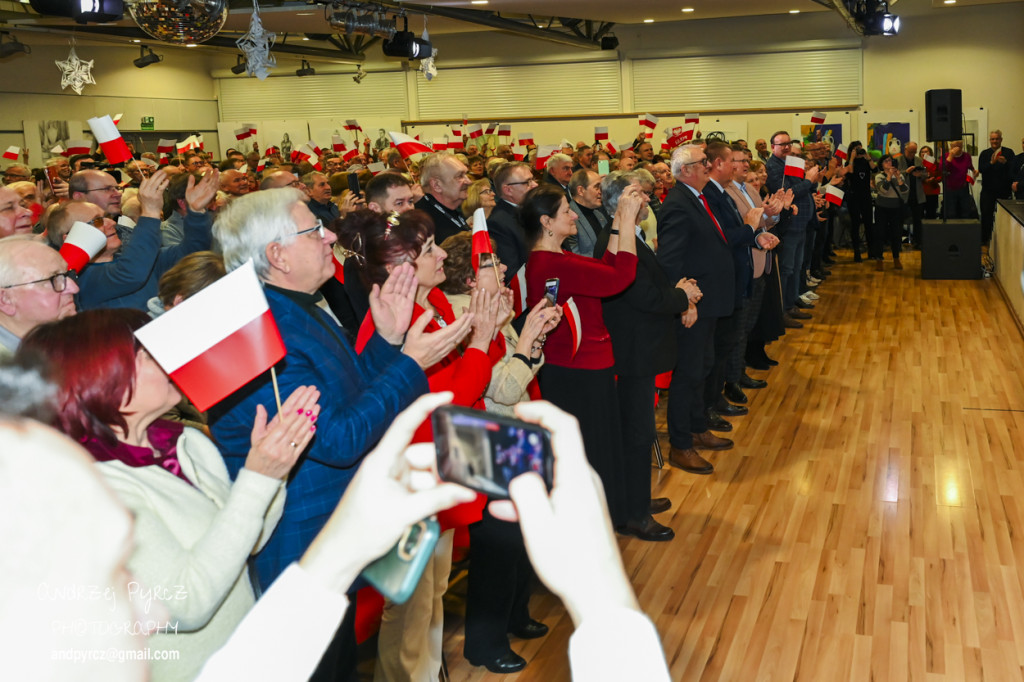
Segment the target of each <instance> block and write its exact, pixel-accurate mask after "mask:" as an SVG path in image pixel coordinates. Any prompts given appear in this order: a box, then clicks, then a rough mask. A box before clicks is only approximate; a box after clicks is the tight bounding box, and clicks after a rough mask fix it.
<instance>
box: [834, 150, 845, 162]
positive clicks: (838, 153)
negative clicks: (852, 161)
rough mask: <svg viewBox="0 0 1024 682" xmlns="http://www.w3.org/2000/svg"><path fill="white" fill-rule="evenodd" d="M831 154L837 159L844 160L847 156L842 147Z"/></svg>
mask: <svg viewBox="0 0 1024 682" xmlns="http://www.w3.org/2000/svg"><path fill="white" fill-rule="evenodd" d="M833 156H835V157H836V158H837V159H839V160H841V161H846V159H847V158H848V157H847V156H846V152H844V151H843V150H842V149H837V150H836V153H835V154H834V155H833Z"/></svg>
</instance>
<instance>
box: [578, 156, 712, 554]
mask: <svg viewBox="0 0 1024 682" xmlns="http://www.w3.org/2000/svg"><path fill="white" fill-rule="evenodd" d="M629 188H634V189H635V190H637V191H641V186H640V180H639V176H637V174H635V173H622V172H614V173H611V174H609V175H607V176H605V178H604V180H603V181H602V182H601V196H602V201H603V203H604V205H605V207H606V208H607V210H609V211H612V212H614V211H616V210H617V209H618V205H619V198H620V197H621V196H622V193H623V192H624V191H626V190H627V189H629ZM641 196H643V195H642V194H641ZM644 204H646V201H644ZM648 210H649V209H648V208H647V206H646V205H645V206H644V208H643V211H642V212H641V214H640V215H638V216H637V217H636V221H634V222H635V223H636V224H639V222H640V221H641V220H643V219H644V218H645V217H646V213H647V211H648ZM622 229H628V228H627V227H626V226H625V225H623V226H622ZM633 229H635V230H636V231H637V245H636V255H637V265H636V279H634V280H633V283H632V284H630V285H629V287H628V288H627V289H626V290H625V291H623V292H622V293H619V294H616V295H615V296H612V297H610V298H606V299H604V302H603V306H602V307H603V312H604V322H605V325H606V326H607V327H608V333H609V334H610V335H611V339H612V348H613V350H614V352H615V374H616V375H617V377H618V380H617V381H616V389H617V391H618V394H619V410H620V413H621V415H622V456H623V458H624V460H625V462H624V466H623V471H624V472H625V478H626V481H625V484H624V486H623V490H624V492H625V498H626V499H625V502H624V507H625V508H626V511H627V514H628V518H629V521H628V522H627V523H626V525H625V526H621V527H620V528H618V530H619V532H620V533H625V534H628V535H633V536H636V537H638V538H640V539H641V540H649V541H658V540H671V539H672V538H673V537H675V533H674V532H673V531H672V529H671V528H668V527H666V526H663V525H661V524H660V523H658V522H657V521H655V520H654V518H653V516H652V513H658V512H660V511H665V510H667V509H668V508H669V506H670V505H671V502H669V500H668V499H667V498H659V499H657V500H652V499H651V474H650V469H651V445H652V444H653V443H654V439H655V438H657V437H658V435H657V431H656V428H655V425H654V393H655V388H654V377H655V376H656V375H658V374H660V373H662V372H668V371H670V370H671V369H672V368H673V367H674V366H675V364H676V334H675V327H676V326H678V325H679V316H680V315H682V314H683V313H684V312H685V311H686V310H688V309H689V307H690V306H691V305H695V304H696V302H697V301H698V300H700V289H698V288H697V286H696V284H695V283H694V282H693V281H692V280H688V279H681V280H679V281H678V282H676V283H675V284H674V285H673V284H672V282H671V281H670V280H669V278H668V277H667V276H666V275H665V271H664V270H663V269H662V267H661V265H659V264H658V259H657V258H656V257H655V256H654V252H653V251H651V249H650V248H649V247H648V246H647V245H646V244H645V243H644V241H643V233H642V231H641V230H640V228H639V227H634V228H633ZM610 237H611V225H610V224H609V225H607V226H605V228H604V229H603V230H602V231H601V232H600V234H598V237H597V244H596V246H595V248H594V257H595V258H600V257H601V256H602V255H604V252H605V250H606V248H607V247H608V239H609V238H610Z"/></svg>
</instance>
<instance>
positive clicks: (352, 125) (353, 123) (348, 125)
mask: <svg viewBox="0 0 1024 682" xmlns="http://www.w3.org/2000/svg"><path fill="white" fill-rule="evenodd" d="M345 130H358V131H359V132H363V129H362V127H361V126H360V125H359V121H357V120H355V119H354V118H350V119H347V120H346V121H345Z"/></svg>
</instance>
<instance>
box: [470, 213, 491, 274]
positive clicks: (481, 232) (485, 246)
mask: <svg viewBox="0 0 1024 682" xmlns="http://www.w3.org/2000/svg"><path fill="white" fill-rule="evenodd" d="M482 253H490V254H493V253H494V249H492V248H491V234H490V232H488V231H487V214H486V213H484V209H483V208H478V209H477V210H476V211H474V212H473V271H474V272H475V271H477V270H479V269H480V254H482Z"/></svg>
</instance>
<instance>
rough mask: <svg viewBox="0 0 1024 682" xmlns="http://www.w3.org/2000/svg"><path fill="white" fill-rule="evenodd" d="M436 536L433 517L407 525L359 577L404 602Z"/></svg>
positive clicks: (399, 602)
mask: <svg viewBox="0 0 1024 682" xmlns="http://www.w3.org/2000/svg"><path fill="white" fill-rule="evenodd" d="M440 536H441V526H440V525H439V524H438V523H437V521H435V520H434V519H424V520H423V521H420V522H419V523H415V524H413V525H411V526H409V527H408V528H406V529H405V533H404V534H403V535H402V537H401V538H399V540H398V542H397V543H396V544H395V546H394V547H392V548H391V551H389V552H388V553H387V554H385V555H384V556H382V557H380V558H379V559H377V560H376V561H373V562H371V563H370V564H369V565H368V566H367V567H366V568H364V569H363V573H362V575H363V577H364V578H366V581H367V582H369V583H370V584H371V585H373V586H374V587H375V588H376V589H377V591H378V592H380V593H381V594H383V595H384V596H385V597H387V598H388V599H390V600H391V601H393V602H394V603H396V604H404V603H405V602H406V601H408V600H409V597H411V596H412V593H413V591H415V589H416V584H417V583H419V581H420V577H422V576H423V569H424V568H426V566H427V561H428V560H429V559H430V556H431V555H432V554H433V553H434V547H435V546H436V545H437V539H438V538H439V537H440Z"/></svg>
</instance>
